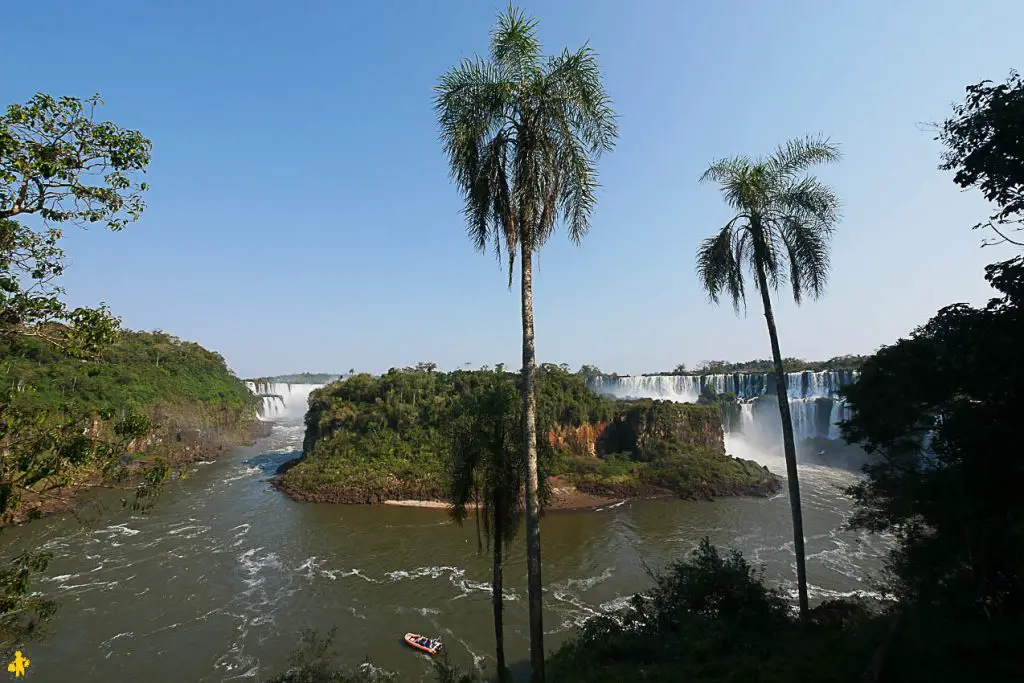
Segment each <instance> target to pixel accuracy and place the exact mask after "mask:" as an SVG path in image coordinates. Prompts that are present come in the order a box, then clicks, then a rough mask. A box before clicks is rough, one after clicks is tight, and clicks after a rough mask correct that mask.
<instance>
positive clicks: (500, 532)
mask: <svg viewBox="0 0 1024 683" xmlns="http://www.w3.org/2000/svg"><path fill="white" fill-rule="evenodd" d="M503 522H504V520H503V519H502V518H501V513H500V511H499V513H498V514H496V515H495V516H494V575H493V577H492V578H491V600H492V602H493V603H494V653H495V656H496V657H497V659H498V681H499V683H505V629H504V626H502V608H503V607H504V605H503V604H502V597H501V562H502V558H501V550H502V547H503V546H504V544H505V538H504V536H505V529H504V525H503V524H502V523H503Z"/></svg>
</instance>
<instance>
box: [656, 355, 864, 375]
mask: <svg viewBox="0 0 1024 683" xmlns="http://www.w3.org/2000/svg"><path fill="white" fill-rule="evenodd" d="M868 358H871V356H855V355H846V356H835V357H834V358H829V359H828V360H823V361H810V360H804V359H803V358H784V359H783V360H782V366H783V368H785V370H786V372H806V371H811V372H823V371H826V370H860V367H861V366H862V365H863V364H864V362H865V361H866V360H867V359H868ZM772 371H773V367H772V361H770V360H766V359H763V358H759V359H757V360H748V361H744V362H742V363H730V362H728V361H724V360H706V361H702V362H701V364H700V365H698V366H697V367H695V368H690V369H688V368H687V367H686V365H685V364H683V363H680V364H679V365H677V366H676V367H675V368H673V369H672V370H668V371H663V372H645V373H643V376H644V377H649V376H653V375H729V374H735V373H745V374H760V373H765V372H772Z"/></svg>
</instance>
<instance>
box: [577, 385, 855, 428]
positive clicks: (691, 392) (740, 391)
mask: <svg viewBox="0 0 1024 683" xmlns="http://www.w3.org/2000/svg"><path fill="white" fill-rule="evenodd" d="M859 376H860V373H859V372H857V371H856V370H823V371H820V372H813V371H810V370H806V371H804V372H790V373H788V374H787V375H786V393H787V395H788V397H789V407H790V413H791V414H792V416H793V431H794V433H795V435H796V437H797V438H798V439H807V438H813V437H825V438H828V439H838V438H839V427H838V423H839V422H841V421H842V420H844V419H846V418H848V417H849V409H848V408H847V406H846V403H845V402H843V401H842V400H840V398H839V389H840V387H842V386H844V385H847V384H852V383H854V382H856V381H857V378H858V377H859ZM589 385H590V388H591V389H593V390H594V391H596V392H597V393H599V394H605V395H608V396H613V397H615V398H622V399H639V398H653V399H663V400H669V401H677V402H680V403H696V402H697V398H698V397H699V396H700V395H701V392H703V391H704V389H705V388H706V387H711V388H712V389H714V390H715V393H716V394H725V393H731V394H734V395H735V396H736V398H737V399H739V401H740V420H739V431H740V432H741V433H744V434H751V435H752V434H753V433H755V432H767V431H768V430H777V429H780V428H781V427H780V423H779V412H778V408H777V406H776V401H775V400H774V396H775V376H774V375H773V374H771V373H761V374H744V373H732V374H719V375H646V376H643V375H641V376H628V377H606V376H597V377H594V378H592V379H591V380H590V382H589ZM727 429H728V425H727Z"/></svg>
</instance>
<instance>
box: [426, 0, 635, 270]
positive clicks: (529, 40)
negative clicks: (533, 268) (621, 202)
mask: <svg viewBox="0 0 1024 683" xmlns="http://www.w3.org/2000/svg"><path fill="white" fill-rule="evenodd" d="M536 26H537V22H536V21H535V20H532V19H528V18H527V17H526V16H525V15H524V14H523V13H522V11H521V10H518V9H515V8H513V7H509V8H508V10H507V11H506V12H505V13H503V14H501V15H500V16H499V18H498V23H497V26H496V27H495V28H494V30H493V31H492V34H491V45H490V54H489V58H488V59H486V60H485V59H482V58H479V57H477V58H475V59H464V60H463V61H462V62H461V63H460V64H459V65H458V66H456V67H454V68H452V69H451V70H450V71H448V72H447V73H446V74H444V75H443V76H442V77H441V79H440V83H439V84H438V86H437V87H436V88H435V90H436V99H435V108H436V111H437V117H438V121H439V123H440V126H441V138H442V141H443V143H444V150H445V153H446V155H447V156H448V161H449V166H450V169H451V175H452V177H453V179H454V180H455V182H456V183H457V184H458V186H459V189H460V190H461V191H462V194H463V195H464V198H465V208H464V213H465V215H466V219H467V223H468V232H469V235H470V238H471V239H472V241H473V243H474V244H475V245H476V247H477V248H478V249H480V250H481V251H483V250H485V249H486V248H487V247H488V245H489V244H490V245H493V247H494V249H495V253H496V254H497V256H498V258H499V259H501V258H502V247H504V248H505V252H506V254H507V257H508V261H509V264H508V265H509V284H510V285H511V280H512V267H513V264H514V259H515V252H516V248H517V245H518V244H519V242H520V240H525V241H527V242H528V245H527V246H528V248H529V251H530V252H533V251H535V250H536V249H537V248H539V247H540V246H541V245H543V244H544V242H545V241H546V240H547V238H548V237H550V235H551V234H552V232H554V229H555V226H556V225H557V220H558V219H559V217H561V218H563V219H564V221H565V223H566V227H567V229H568V232H569V237H570V238H571V239H572V240H573V241H574V242H577V243H578V242H579V241H580V239H582V237H583V235H585V234H586V232H587V229H588V228H589V223H590V216H591V213H592V211H593V208H594V205H595V203H596V196H595V191H596V189H597V186H598V185H597V171H596V161H597V159H598V158H599V157H600V155H601V154H602V153H603V152H605V151H609V150H611V149H612V147H613V145H614V141H615V138H616V136H617V134H618V130H617V126H616V123H615V115H614V113H613V112H612V109H611V106H610V101H609V99H608V96H607V94H606V93H605V90H604V86H603V85H602V83H601V74H600V71H599V70H598V66H597V60H596V55H595V54H594V52H593V51H592V50H591V49H590V48H589V47H587V46H586V45H584V46H583V47H582V48H580V49H579V50H577V51H575V52H570V51H568V50H565V51H563V52H562V53H561V54H560V55H556V56H550V57H544V56H543V55H542V54H541V46H540V42H539V41H538V40H537V36H536Z"/></svg>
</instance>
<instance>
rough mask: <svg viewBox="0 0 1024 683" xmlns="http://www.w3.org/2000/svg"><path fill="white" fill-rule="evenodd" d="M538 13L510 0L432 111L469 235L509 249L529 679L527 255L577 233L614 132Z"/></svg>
mask: <svg viewBox="0 0 1024 683" xmlns="http://www.w3.org/2000/svg"><path fill="white" fill-rule="evenodd" d="M536 28H537V22H536V21H535V20H533V19H529V18H527V17H526V16H525V15H524V14H523V13H522V12H521V11H520V10H518V9H516V8H514V7H512V6H509V8H508V9H507V10H506V11H505V12H504V13H502V14H500V15H499V16H498V22H497V25H496V26H495V28H494V30H493V31H492V33H491V45H490V54H489V55H488V56H487V58H486V59H485V58H481V57H476V58H474V59H464V60H463V61H462V62H461V63H460V64H459V65H458V66H456V67H454V68H452V69H451V70H450V71H448V72H447V73H445V74H444V75H443V76H442V77H441V79H440V82H439V83H438V85H437V87H436V89H435V90H436V98H435V109H436V112H437V118H438V122H439V124H440V127H441V139H442V141H443V143H444V150H445V153H446V154H447V156H448V162H449V166H450V169H451V174H452V177H453V179H454V180H455V182H456V184H457V185H458V187H459V190H460V191H461V192H462V194H463V195H464V199H465V208H464V214H465V216H466V221H467V225H468V233H469V236H470V239H471V240H472V241H473V243H474V245H475V246H476V247H477V248H478V249H479V250H481V251H484V250H486V249H487V248H488V247H489V246H493V248H494V250H495V253H496V255H497V256H498V259H499V261H501V260H502V253H503V251H504V254H505V256H506V257H507V264H508V275H509V287H510V288H511V286H512V276H513V273H514V265H515V255H516V251H518V252H519V264H520V281H521V282H520V284H521V295H522V323H523V367H522V391H523V437H524V438H523V448H524V455H525V459H526V463H527V473H526V550H527V574H528V587H529V603H530V663H531V670H532V680H533V681H534V683H543V680H544V629H543V617H542V594H541V557H540V500H539V496H538V492H539V478H538V474H537V415H536V413H537V400H536V393H535V386H534V385H535V375H536V365H537V362H536V351H535V348H534V326H533V258H534V254H535V253H536V252H537V251H538V250H539V249H540V248H541V246H543V245H544V243H545V242H546V241H547V239H548V237H550V236H551V235H552V233H553V232H554V231H555V228H556V226H557V225H558V223H559V222H564V223H565V225H566V228H567V230H568V233H569V237H570V239H571V240H572V241H573V242H575V243H577V244H578V243H579V242H580V240H581V239H582V238H583V236H584V235H585V234H586V232H587V230H588V228H589V226H590V216H591V213H592V212H593V209H594V206H595V204H596V201H597V198H596V190H597V169H596V163H597V160H598V158H599V157H600V155H601V154H602V153H603V152H606V151H610V150H611V149H612V147H613V145H614V142H615V138H616V137H617V135H618V128H617V126H616V123H615V114H614V113H613V112H612V109H611V104H610V101H609V99H608V96H607V95H606V93H605V90H604V86H603V84H602V82H601V72H600V70H599V69H598V66H597V58H596V55H595V54H594V52H593V51H592V50H591V49H590V48H589V47H587V46H586V45H585V46H583V47H581V48H580V49H578V50H576V51H575V52H570V51H568V50H563V51H562V53H561V54H559V55H555V56H548V57H545V56H543V55H542V54H541V46H540V42H539V41H538V40H537V35H536Z"/></svg>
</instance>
